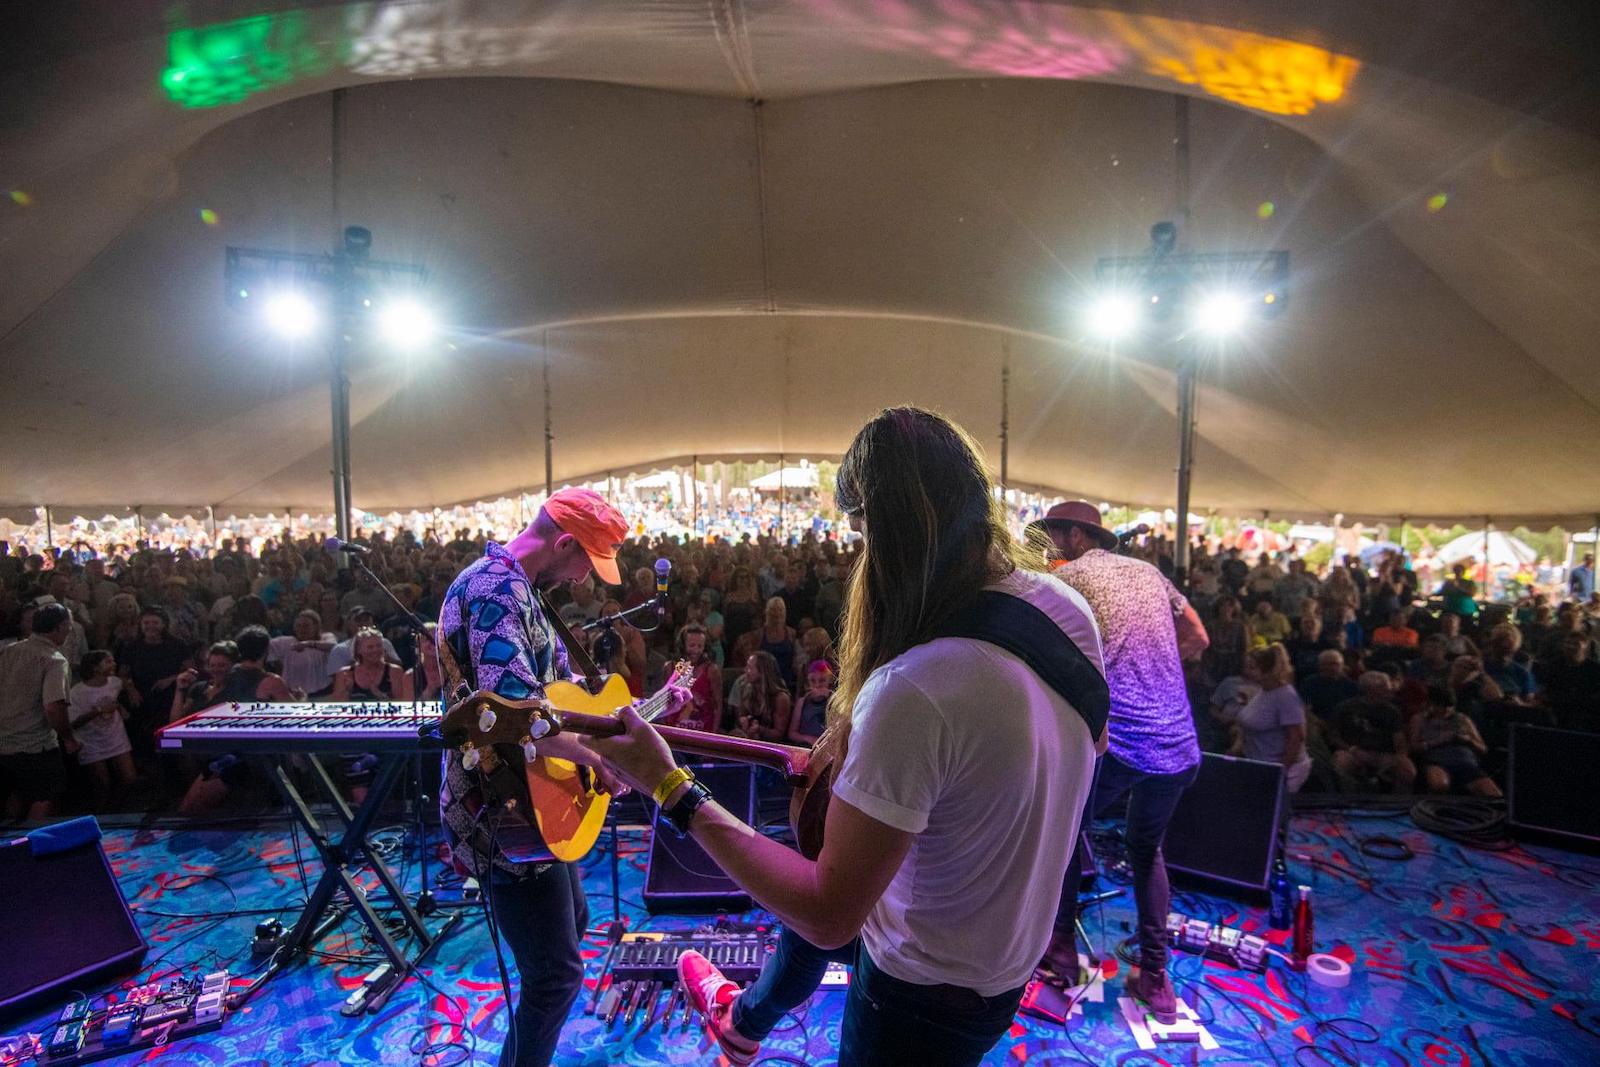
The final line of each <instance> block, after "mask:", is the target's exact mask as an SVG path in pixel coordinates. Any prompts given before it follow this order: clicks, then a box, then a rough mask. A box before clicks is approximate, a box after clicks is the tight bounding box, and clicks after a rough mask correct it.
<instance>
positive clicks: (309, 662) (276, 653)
mask: <svg viewBox="0 0 1600 1067" xmlns="http://www.w3.org/2000/svg"><path fill="white" fill-rule="evenodd" d="M317 640H318V641H321V642H323V643H325V644H329V645H332V644H336V643H337V641H338V638H336V637H334V636H333V634H328V633H325V634H322V635H320V636H319V637H318V638H317ZM299 643H300V639H299V638H297V637H295V636H294V635H292V634H291V635H289V636H287V637H274V638H273V639H272V651H271V653H269V654H268V656H267V658H268V659H270V660H272V661H273V662H275V663H279V664H282V666H283V670H282V671H280V672H279V673H280V674H282V675H283V681H284V684H286V685H287V686H288V687H289V688H290V689H298V690H300V691H301V692H303V693H315V692H317V691H318V690H321V689H326V688H327V687H328V678H329V674H328V657H329V655H331V654H332V650H331V649H330V650H328V651H324V650H322V649H320V648H300V649H297V648H295V647H294V646H295V645H298V644H299Z"/></svg>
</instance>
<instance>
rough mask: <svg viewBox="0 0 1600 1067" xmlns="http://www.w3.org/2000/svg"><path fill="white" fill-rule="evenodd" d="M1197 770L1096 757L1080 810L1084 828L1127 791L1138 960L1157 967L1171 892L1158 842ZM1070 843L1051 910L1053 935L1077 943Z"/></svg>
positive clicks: (1079, 866)
mask: <svg viewBox="0 0 1600 1067" xmlns="http://www.w3.org/2000/svg"><path fill="white" fill-rule="evenodd" d="M1199 773H1200V766H1199V764H1196V765H1195V766H1193V767H1190V768H1189V769H1188V770H1186V771H1180V772H1179V773H1177V774H1145V773H1144V772H1143V771H1137V770H1134V769H1133V768H1132V767H1130V766H1128V765H1127V764H1126V763H1123V762H1122V761H1121V760H1119V759H1117V757H1115V756H1113V755H1111V754H1109V753H1107V754H1106V755H1105V756H1103V757H1101V759H1100V769H1099V775H1098V777H1097V778H1096V779H1095V785H1094V793H1093V794H1092V795H1091V796H1090V797H1089V804H1088V806H1087V807H1086V808H1085V809H1084V813H1083V822H1084V828H1085V829H1087V828H1088V824H1089V823H1090V822H1091V821H1093V820H1095V819H1098V818H1101V817H1102V816H1103V815H1104V814H1105V813H1106V812H1107V811H1109V810H1111V806H1112V805H1113V804H1115V803H1116V802H1117V801H1119V800H1121V799H1122V798H1123V797H1124V796H1128V798H1129V799H1128V829H1127V835H1126V836H1127V843H1128V862H1129V864H1130V865H1131V866H1132V867H1133V899H1134V903H1135V904H1136V905H1137V907H1138V910H1139V965H1140V967H1141V968H1143V969H1145V970H1151V971H1161V970H1165V969H1166V966H1167V912H1168V911H1170V910H1171V905H1172V891H1171V889H1170V888H1169V887H1168V885H1167V864H1166V862H1165V860H1163V858H1162V856H1161V843H1162V842H1163V841H1165V840H1166V837H1167V823H1168V822H1169V821H1170V820H1171V819H1172V811H1173V809H1174V808H1176V807H1177V806H1178V798H1179V797H1180V796H1182V795H1183V791H1184V790H1185V789H1187V788H1189V785H1190V783H1192V782H1193V781H1194V780H1195V776H1196V775H1198V774H1199ZM1081 853H1082V850H1081V849H1080V848H1077V847H1074V848H1073V850H1072V858H1071V859H1070V860H1068V861H1067V874H1066V877H1065V879H1063V881H1062V883H1061V905H1060V906H1059V907H1058V908H1057V909H1056V931H1055V938H1056V941H1057V942H1058V943H1061V944H1068V945H1072V944H1077V929H1076V921H1077V918H1078V886H1079V884H1080V883H1081V882H1082V880H1083V873H1082V872H1083V856H1082V854H1081Z"/></svg>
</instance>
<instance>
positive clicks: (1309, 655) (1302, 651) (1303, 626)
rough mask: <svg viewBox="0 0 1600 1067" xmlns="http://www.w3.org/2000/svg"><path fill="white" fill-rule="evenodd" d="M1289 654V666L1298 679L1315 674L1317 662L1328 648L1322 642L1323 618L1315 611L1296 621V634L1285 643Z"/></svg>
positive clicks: (1284, 645)
mask: <svg viewBox="0 0 1600 1067" xmlns="http://www.w3.org/2000/svg"><path fill="white" fill-rule="evenodd" d="M1283 647H1284V649H1285V651H1287V652H1288V653H1289V665H1290V666H1291V667H1293V668H1294V674H1295V677H1296V678H1304V677H1306V676H1307V675H1309V674H1313V673H1315V671H1316V669H1317V662H1318V660H1319V659H1320V657H1321V655H1322V653H1323V651H1324V650H1326V649H1327V648H1328V646H1327V645H1326V644H1325V643H1324V642H1323V640H1322V616H1320V615H1318V614H1316V613H1315V611H1313V612H1312V613H1311V614H1308V615H1301V616H1300V617H1299V618H1297V619H1296V620H1295V628H1294V633H1292V634H1291V635H1290V636H1289V639H1288V640H1287V641H1285V642H1284V643H1283Z"/></svg>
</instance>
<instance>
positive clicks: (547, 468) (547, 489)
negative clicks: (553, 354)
mask: <svg viewBox="0 0 1600 1067" xmlns="http://www.w3.org/2000/svg"><path fill="white" fill-rule="evenodd" d="M540 338H541V340H540V347H541V348H543V349H544V495H545V497H546V499H548V498H549V496H550V494H551V493H553V492H555V485H556V475H555V470H556V468H555V441H556V435H555V431H554V429H553V428H552V427H551V424H550V331H549V330H545V331H543V332H542V333H541V334H540Z"/></svg>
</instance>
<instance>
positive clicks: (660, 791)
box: [650, 767, 694, 808]
mask: <svg viewBox="0 0 1600 1067" xmlns="http://www.w3.org/2000/svg"><path fill="white" fill-rule="evenodd" d="M692 781H694V775H693V774H692V773H690V771H689V770H688V768H686V767H678V768H676V769H675V770H674V771H673V772H672V773H671V774H669V775H667V776H666V777H665V778H663V779H661V784H660V785H658V786H656V788H655V792H653V793H651V794H650V796H651V797H652V798H653V799H654V800H655V802H656V807H658V808H661V807H665V806H666V804H667V798H668V797H670V796H671V795H672V791H673V790H674V789H676V788H678V787H679V786H680V785H682V784H683V783H685V782H692Z"/></svg>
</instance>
